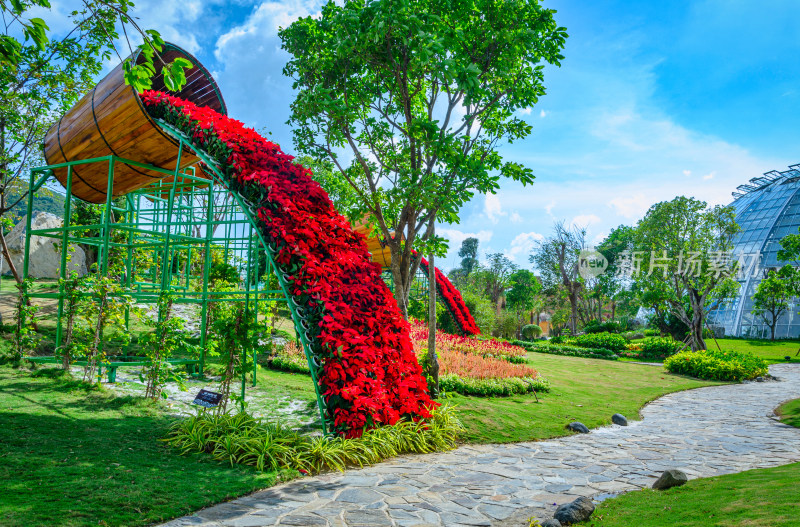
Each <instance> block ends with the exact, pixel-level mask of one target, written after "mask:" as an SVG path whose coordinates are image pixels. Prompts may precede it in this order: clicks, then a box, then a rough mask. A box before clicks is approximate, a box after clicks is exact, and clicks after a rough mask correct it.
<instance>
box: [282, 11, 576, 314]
mask: <svg viewBox="0 0 800 527" xmlns="http://www.w3.org/2000/svg"><path fill="white" fill-rule="evenodd" d="M553 15H554V12H553V11H552V10H550V9H545V8H543V7H542V6H541V5H540V4H539V1H538V0H518V1H511V2H509V1H501V0H437V1H431V0H418V1H410V0H361V1H355V2H345V3H344V5H337V4H336V3H334V2H329V3H328V4H326V5H325V6H324V7H323V9H322V13H321V16H319V17H314V18H312V17H308V18H302V19H300V20H298V21H296V22H294V23H292V24H291V25H290V26H289V27H287V28H285V29H282V30H281V31H280V37H281V40H282V42H283V48H284V49H285V50H287V51H288V52H289V53H290V54H291V55H292V57H291V59H290V60H289V62H288V64H287V66H286V68H285V70H284V72H285V74H286V75H288V76H289V77H291V78H292V79H293V80H294V88H295V89H296V90H297V98H296V100H295V101H294V103H293V104H292V116H291V119H290V120H289V124H290V125H291V126H292V127H293V128H294V139H295V144H296V146H297V148H298V150H299V151H300V152H301V153H303V154H307V155H310V156H312V157H313V158H315V159H320V160H322V159H326V160H329V161H330V162H331V163H332V165H333V168H334V171H335V173H336V174H337V175H338V177H339V178H341V179H342V180H343V181H346V182H347V184H348V185H349V187H350V189H351V192H352V194H353V196H355V199H354V201H353V204H354V205H353V210H352V211H351V213H350V214H349V215H350V216H351V217H354V216H355V217H363V216H368V217H369V218H370V220H371V221H372V224H373V227H374V228H375V229H376V230H377V231H378V232H379V234H380V235H381V236H382V237H383V238H384V239H385V240H386V242H387V244H388V247H389V250H390V252H391V255H392V268H391V271H392V275H393V278H394V284H395V297H396V299H397V302H398V305H399V307H400V309H401V311H402V312H403V314H404V315H407V312H408V296H409V292H410V289H411V284H412V281H413V279H414V276H415V274H416V272H417V269H418V268H419V258H418V257H417V256H416V254H417V253H414V251H413V249H417V250H418V251H419V253H418V254H430V253H431V252H436V253H437V255H439V256H441V255H442V253H443V249H444V247H443V243H442V240H440V239H437V238H436V236H435V234H434V225H435V222H436V221H441V222H448V223H450V222H456V221H458V214H459V211H460V209H461V207H462V206H463V205H464V204H465V203H466V202H467V201H469V200H470V198H471V197H472V196H473V195H474V194H475V193H490V192H495V191H496V190H497V189H498V188H499V182H500V179H501V178H510V179H513V180H516V181H520V182H522V183H524V184H529V183H532V182H533V179H534V176H533V174H532V173H531V171H530V170H529V169H527V168H525V167H523V166H522V165H520V164H519V163H516V162H511V161H504V160H503V159H502V156H501V155H500V153H499V151H498V145H499V144H500V142H513V141H516V140H519V139H522V138H524V137H527V136H528V135H529V134H530V133H531V126H530V125H529V124H528V123H526V122H525V121H523V120H522V119H520V118H519V116H518V110H522V109H525V108H530V107H531V106H533V105H534V104H535V103H536V102H537V101H538V99H539V97H541V96H542V95H543V94H544V93H545V88H544V83H543V70H544V66H545V65H546V64H553V65H559V63H560V61H561V60H562V58H563V56H562V55H561V51H562V49H563V47H564V42H565V39H566V36H567V35H566V31H565V29H564V28H561V27H558V25H557V24H556V22H555V20H554V17H553Z"/></svg>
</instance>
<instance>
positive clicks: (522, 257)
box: [505, 232, 544, 265]
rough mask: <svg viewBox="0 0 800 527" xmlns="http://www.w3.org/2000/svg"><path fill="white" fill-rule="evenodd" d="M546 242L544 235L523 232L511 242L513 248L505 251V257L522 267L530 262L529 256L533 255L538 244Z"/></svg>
mask: <svg viewBox="0 0 800 527" xmlns="http://www.w3.org/2000/svg"><path fill="white" fill-rule="evenodd" d="M543 240H544V235H542V234H539V233H538V232H523V233H521V234H518V235H517V236H516V237H515V238H514V239H513V240H511V247H510V248H509V249H508V250H506V251H505V255H506V256H507V257H508V258H510V259H511V260H514V261H515V262H516V263H518V264H520V265H525V264H527V262H528V255H529V254H531V252H532V251H533V249H534V248H536V244H537V243H538V242H541V241H543Z"/></svg>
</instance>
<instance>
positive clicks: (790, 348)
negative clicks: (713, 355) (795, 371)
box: [706, 339, 800, 364]
mask: <svg viewBox="0 0 800 527" xmlns="http://www.w3.org/2000/svg"><path fill="white" fill-rule="evenodd" d="M717 342H719V345H720V347H721V348H722V349H723V350H731V351H751V352H753V353H754V354H756V355H758V356H759V357H761V358H762V359H764V360H766V361H767V362H769V363H770V364H774V363H776V362H786V359H784V357H785V356H789V357H791V359H792V361H793V362H800V355H798V356H795V354H796V353H797V351H798V349H800V340H776V341H775V342H772V341H769V340H753V339H717ZM706 345H707V346H708V347H709V349H711V348H712V347H716V345H715V344H714V341H713V340H711V339H708V340H706Z"/></svg>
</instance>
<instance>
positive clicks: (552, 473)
mask: <svg viewBox="0 0 800 527" xmlns="http://www.w3.org/2000/svg"><path fill="white" fill-rule="evenodd" d="M770 372H771V373H772V375H774V376H776V377H778V378H779V381H778V382H776V381H768V382H753V383H748V384H736V385H729V386H717V387H708V388H700V389H697V390H691V391H687V392H680V393H674V394H670V395H667V396H664V397H662V398H660V399H658V400H657V401H654V402H653V403H651V404H649V405H647V406H646V407H645V408H644V409H643V410H642V417H643V420H642V421H634V422H631V424H630V425H629V426H627V427H621V426H616V425H615V426H610V427H605V428H600V429H597V430H593V431H592V432H591V433H590V434H582V435H573V436H569V437H564V438H560V439H552V440H548V441H539V442H529V443H516V444H507V445H478V446H464V447H461V448H459V449H457V450H454V451H452V452H446V453H440V454H428V455H417V456H403V457H398V458H395V459H392V460H389V461H387V462H385V463H381V464H379V465H376V466H372V467H367V468H364V469H359V470H348V471H347V472H346V473H344V474H341V473H333V474H324V475H321V476H317V477H310V478H304V479H300V480H295V481H292V482H290V483H286V484H283V485H281V486H278V487H273V488H271V489H268V490H264V491H260V492H256V493H254V494H251V495H249V496H246V497H242V498H239V499H236V500H233V501H231V502H228V503H223V504H220V505H216V506H213V507H209V508H207V509H203V510H201V511H198V512H196V513H195V514H193V515H191V516H186V517H184V518H179V519H177V520H173V521H171V522H169V523H167V524H165V525H167V526H169V527H177V526H185V525H198V526H203V527H222V526H226V527H247V526H253V527H255V526H262V525H264V526H267V525H294V526H317V525H318V526H331V527H333V526H346V527H362V526H363V527H367V526H369V527H377V526H402V527H406V526H420V527H421V526H441V525H444V526H447V527H451V526H452V527H457V526H481V525H483V526H493V525H494V526H498V525H509V526H510V525H519V526H521V525H527V524H526V523H522V522H523V519H524V518H527V517H529V516H536V517H538V518H540V519H545V518H549V517H552V514H553V512H554V510H555V508H556V504H560V503H564V502H567V501H571V500H573V499H575V498H576V497H577V496H590V497H594V498H597V497H602V496H603V495H607V494H609V493H619V492H624V491H628V490H635V489H639V488H643V487H649V486H650V485H651V484H652V483H653V481H655V479H656V478H657V477H658V475H659V474H660V473H661V472H662V471H663V470H666V469H669V468H678V469H680V470H682V471H684V472H685V473H686V474H687V475H688V476H689V478H690V479H694V478H699V477H707V476H714V475H719V474H727V473H732V472H740V471H743V470H748V469H753V468H762V467H772V466H777V465H783V464H787V463H792V462H796V461H800V430H798V429H795V428H792V427H789V426H786V425H783V424H781V423H780V422H778V421H777V420H775V419H774V418H771V417H770V416H771V415H772V410H773V409H774V408H775V407H777V406H778V405H779V404H780V403H781V402H783V401H785V400H788V399H793V398H797V397H800V367H798V366H797V365H790V364H777V365H773V366H771V367H770ZM609 417H610V415H609ZM531 426H535V425H534V424H531Z"/></svg>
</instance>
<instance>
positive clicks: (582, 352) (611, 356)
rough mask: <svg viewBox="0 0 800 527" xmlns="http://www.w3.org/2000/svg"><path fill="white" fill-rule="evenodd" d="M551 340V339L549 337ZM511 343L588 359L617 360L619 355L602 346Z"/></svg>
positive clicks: (555, 353) (528, 348)
mask: <svg viewBox="0 0 800 527" xmlns="http://www.w3.org/2000/svg"><path fill="white" fill-rule="evenodd" d="M550 342H552V339H550ZM511 344H516V345H517V346H522V347H523V348H525V349H526V350H528V351H533V352H535V353H548V354H550V355H564V356H567V357H586V358H589V359H604V360H617V359H618V358H619V357H618V356H617V354H616V353H614V352H613V351H611V350H608V349H604V348H580V347H577V346H567V345H563V344H551V343H545V342H528V341H525V340H512V341H511Z"/></svg>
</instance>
